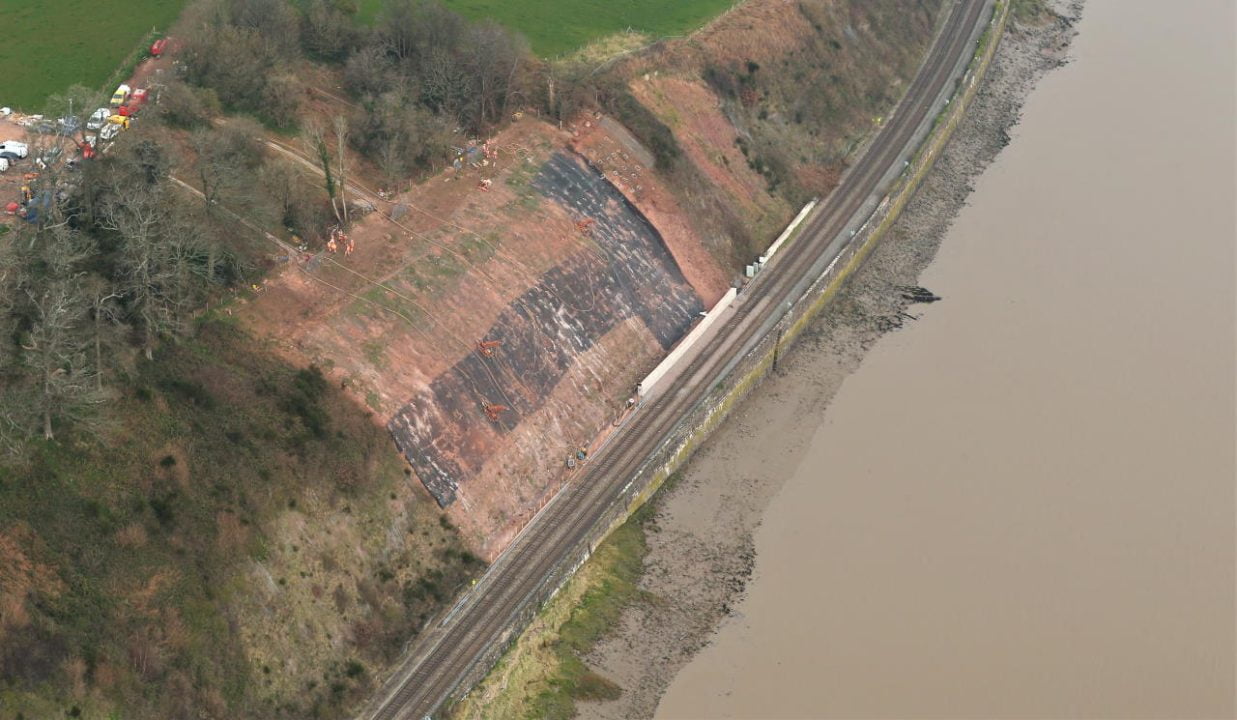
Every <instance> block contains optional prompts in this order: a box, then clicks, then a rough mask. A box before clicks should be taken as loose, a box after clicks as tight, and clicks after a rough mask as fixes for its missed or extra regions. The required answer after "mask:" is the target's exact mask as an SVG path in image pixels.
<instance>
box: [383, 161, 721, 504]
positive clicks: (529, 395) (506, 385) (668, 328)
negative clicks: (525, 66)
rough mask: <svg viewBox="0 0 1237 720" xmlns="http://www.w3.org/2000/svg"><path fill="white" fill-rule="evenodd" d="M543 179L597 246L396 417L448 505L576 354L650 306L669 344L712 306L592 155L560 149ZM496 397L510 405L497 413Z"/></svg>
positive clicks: (546, 190) (517, 303)
mask: <svg viewBox="0 0 1237 720" xmlns="http://www.w3.org/2000/svg"><path fill="white" fill-rule="evenodd" d="M533 187H534V188H535V189H536V190H537V191H538V192H540V193H541V194H542V195H543V196H545V197H546V198H549V199H550V200H552V201H554V202H556V203H558V204H559V205H562V206H563V207H565V208H567V209H568V210H569V211H570V213H571V214H572V216H573V217H575V218H576V219H578V220H582V219H585V218H591V219H592V220H593V221H594V224H593V226H592V228H591V232H592V240H593V244H594V247H592V248H591V249H588V250H585V249H581V250H578V251H576V252H575V253H573V254H572V255H570V256H568V257H566V258H564V259H563V261H562V262H560V263H559V264H558V265H556V266H555V267H553V268H551V269H550V270H548V271H547V272H546V273H545V274H543V275H542V276H541V277H540V278H539V279H538V281H537V284H536V285H534V286H533V287H531V288H529V289H528V290H526V291H525V292H524V293H523V294H522V295H520V296H519V297H518V298H516V299H515V300H514V301H513V302H512V303H511V304H510V305H508V306H507V308H506V309H505V310H503V312H502V313H501V314H500V315H499V317H498V319H497V320H496V321H495V322H494V324H493V326H491V327H490V329H489V330H488V331H487V332H486V334H485V336H484V337H485V339H486V340H501V341H502V345H501V346H500V347H497V348H495V349H494V352H493V355H492V356H490V357H485V356H483V355H482V354H481V353H480V352H473V353H470V354H469V355H468V356H466V357H465V358H463V359H462V360H460V361H459V362H458V363H456V364H455V366H454V367H452V368H451V369H450V370H447V371H446V372H444V373H443V374H441V375H439V376H438V377H437V378H435V379H434V380H433V381H432V382H431V383H430V387H429V389H428V390H425V391H422V392H420V393H418V394H417V395H416V396H415V397H413V398H412V399H411V400H409V402H408V403H407V404H406V405H405V406H404V407H403V408H401V409H400V411H399V412H398V413H396V414H395V417H393V418H391V421H390V422H389V423H388V425H387V427H388V428H389V429H390V431H391V434H392V435H393V436H394V438H395V444H396V445H397V446H398V447H399V449H400V452H402V453H403V454H404V456H405V457H406V458H408V461H409V462H410V463H411V464H412V466H413V468H414V469H415V470H416V471H417V475H418V476H419V477H420V478H421V482H423V483H424V484H425V487H426V488H427V489H428V490H429V491H430V494H431V495H433V496H434V498H435V499H436V500H437V501H438V504H439V505H442V506H444V507H445V506H447V505H450V504H451V503H452V502H453V501H454V500H455V495H456V489H457V488H458V487H459V485H460V484H461V483H464V482H466V481H467V480H468V478H470V477H472V476H473V475H474V474H475V473H476V472H477V471H478V470H480V468H481V467H482V466H483V465H484V464H485V463H486V462H487V461H488V460H490V458H491V455H492V453H493V452H494V450H495V449H496V448H497V445H498V442H497V441H498V440H499V439H500V437H501V435H502V434H503V433H506V432H509V431H510V430H511V429H512V428H514V427H515V426H516V425H517V424H518V423H519V422H520V420H521V419H522V418H523V417H526V416H528V415H531V414H532V413H535V412H536V411H537V410H539V409H540V408H541V407H542V405H543V404H544V403H545V400H546V399H547V398H548V397H549V395H550V393H551V392H552V391H553V390H554V388H555V387H556V386H557V385H558V383H559V381H560V380H561V379H562V378H563V376H564V374H566V372H567V370H568V369H569V368H570V367H571V365H572V363H574V362H575V361H576V358H577V357H578V356H580V355H581V354H583V353H584V352H586V351H587V350H589V349H590V348H591V347H593V345H594V344H595V343H596V342H597V341H598V340H599V339H600V338H601V337H603V336H604V335H605V334H606V333H608V332H609V331H610V330H611V329H613V328H614V327H615V326H616V325H618V324H619V323H620V322H623V321H624V320H626V319H628V318H631V317H639V318H640V320H641V321H642V322H643V323H644V325H645V326H646V327H647V328H648V329H649V331H650V333H651V334H652V335H653V336H654V337H655V338H657V341H658V342H659V343H661V346H662V349H663V350H668V349H669V348H670V346H672V345H673V344H674V342H675V341H676V340H678V339H679V338H680V337H682V336H683V334H684V333H686V332H687V330H688V328H689V327H690V326H691V322H692V319H693V318H694V317H695V316H696V315H697V314H698V313H700V311H701V310H703V309H704V308H703V305H702V304H701V302H700V297H699V296H698V295H696V292H695V291H694V290H693V289H692V287H691V285H689V284H688V283H687V281H686V280H685V279H684V278H683V274H682V273H681V272H680V271H679V267H678V265H677V264H676V263H675V261H674V258H673V257H672V256H671V255H670V253H669V251H668V250H667V249H666V246H665V244H664V243H663V242H662V239H661V236H660V235H659V234H658V233H657V231H656V230H655V229H654V228H653V226H652V225H650V224H649V222H648V221H647V220H645V218H644V216H643V215H641V214H640V212H639V211H638V210H636V208H634V207H632V205H631V204H630V203H628V202H627V199H626V198H624V197H623V195H622V194H621V193H619V192H618V190H617V189H615V188H614V186H613V185H611V184H610V183H609V182H608V181H606V180H605V178H603V177H602V176H601V175H600V174H599V173H598V172H597V171H596V170H594V169H593V168H591V167H590V166H588V165H587V164H585V163H584V162H583V161H582V160H581V159H580V158H578V157H577V156H574V155H571V154H568V153H565V152H558V153H555V154H554V155H553V156H552V157H551V158H550V160H549V161H547V162H546V164H545V165H544V166H542V168H541V170H540V172H539V173H538V174H537V176H536V177H535V178H534V179H533ZM617 360H620V361H621V360H622V358H617ZM485 402H489V403H492V404H495V405H503V406H506V407H507V408H508V409H506V410H504V411H502V412H501V413H500V416H499V419H498V421H497V422H492V421H491V420H490V419H489V418H488V417H487V416H486V414H485V412H484V410H483V403H485ZM545 462H547V463H554V464H557V463H558V462H560V459H559V458H545Z"/></svg>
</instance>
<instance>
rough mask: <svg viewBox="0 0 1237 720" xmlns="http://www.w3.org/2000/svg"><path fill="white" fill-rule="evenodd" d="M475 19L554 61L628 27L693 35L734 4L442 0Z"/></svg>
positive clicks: (364, 10)
mask: <svg viewBox="0 0 1237 720" xmlns="http://www.w3.org/2000/svg"><path fill="white" fill-rule="evenodd" d="M444 4H445V5H446V6H447V7H449V8H451V9H452V10H455V11H456V12H459V13H460V14H462V15H464V16H465V17H468V18H472V19H474V20H476V19H481V18H487V17H488V18H493V19H494V20H497V21H498V22H500V23H502V24H503V25H506V26H507V27H509V28H512V29H514V30H518V31H520V32H522V33H524V35H525V36H527V37H528V41H529V42H530V43H531V44H532V47H533V52H535V53H537V54H538V55H540V56H542V57H555V56H557V55H562V54H563V53H567V52H571V51H572V50H575V49H577V48H579V47H581V46H582V45H585V44H587V43H588V42H590V41H592V40H596V39H597V38H599V37H603V36H606V35H610V34H612V33H616V32H622V31H625V30H627V29H628V28H631V29H632V30H635V31H637V32H642V33H648V34H649V35H652V36H654V37H665V36H668V35H682V34H684V33H687V32H690V31H692V30H695V29H696V28H698V27H700V26H701V25H703V24H704V23H705V22H707V21H708V20H709V19H711V18H713V17H714V16H716V15H718V14H719V13H721V12H722V11H723V10H726V9H727V8H729V7H730V6H731V5H733V4H734V2H733V0H675V1H674V2H667V1H666V0H621V2H615V1H614V0H444ZM360 5H361V16H362V17H363V18H367V19H369V18H373V17H374V16H375V15H376V14H377V13H378V9H379V8H380V7H381V5H382V0H361V3H360Z"/></svg>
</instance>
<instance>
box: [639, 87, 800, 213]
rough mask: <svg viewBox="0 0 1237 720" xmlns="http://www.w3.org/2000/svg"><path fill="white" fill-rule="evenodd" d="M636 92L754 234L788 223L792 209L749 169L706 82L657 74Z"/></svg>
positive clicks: (730, 128)
mask: <svg viewBox="0 0 1237 720" xmlns="http://www.w3.org/2000/svg"><path fill="white" fill-rule="evenodd" d="M631 90H632V93H633V94H634V95H635V96H636V99H638V100H639V101H640V102H641V103H642V104H643V105H645V106H646V107H648V108H649V109H650V110H652V111H653V112H654V113H656V114H657V115H658V117H660V118H662V120H663V121H664V122H666V124H667V125H668V126H669V127H670V129H671V130H673V131H674V136H675V139H677V140H678V142H679V145H680V146H681V147H682V148H683V152H684V153H685V154H686V155H687V157H688V159H690V160H691V162H692V164H693V165H695V167H696V169H698V170H699V171H700V172H701V173H702V174H703V175H704V176H705V177H706V178H707V179H708V181H709V182H710V183H712V184H713V185H714V186H715V187H716V188H717V189H718V190H720V191H722V192H724V193H726V195H727V196H728V198H729V199H730V201H731V202H732V203H734V206H735V207H736V209H737V210H738V211H739V212H740V214H741V215H742V217H744V218H746V219H748V220H749V224H750V226H751V230H752V231H753V232H757V233H759V232H760V231H761V230H766V231H767V230H768V228H769V226H770V225H776V224H778V223H780V222H783V221H785V219H786V217H787V216H788V215H789V212H790V210H789V208H787V207H786V203H785V202H784V201H782V200H781V199H779V198H775V197H773V196H771V195H770V194H769V188H768V183H767V182H766V181H765V179H764V177H762V176H761V175H760V174H759V173H757V172H756V171H755V170H753V169H752V168H751V166H750V165H748V162H747V158H746V157H745V156H744V155H743V153H742V151H740V150H739V147H738V145H737V144H736V141H737V140H738V137H739V136H738V133H737V132H736V131H735V127H734V125H732V124H731V123H730V121H729V120H728V119H726V116H725V115H724V114H722V110H721V103H720V102H719V100H718V98H717V95H716V94H714V92H713V91H712V90H711V89H709V88H708V87H707V86H706V85H705V84H704V83H703V82H702V81H701V80H699V79H697V78H694V77H683V76H678V75H667V74H663V73H651V74H645V75H644V76H643V77H639V78H636V79H635V80H633V81H632V83H631ZM766 234H767V233H766Z"/></svg>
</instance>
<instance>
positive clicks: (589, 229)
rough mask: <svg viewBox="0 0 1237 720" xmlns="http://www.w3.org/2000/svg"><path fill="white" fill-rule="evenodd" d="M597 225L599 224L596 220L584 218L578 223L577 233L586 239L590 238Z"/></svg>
mask: <svg viewBox="0 0 1237 720" xmlns="http://www.w3.org/2000/svg"><path fill="white" fill-rule="evenodd" d="M596 224H597V221H596V220H594V219H592V218H584V219H583V220H581V221H579V222H577V223H576V231H577V232H579V233H580V234H581V235H584V236H586V237H587V236H590V235H592V234H593V226H594V225H596Z"/></svg>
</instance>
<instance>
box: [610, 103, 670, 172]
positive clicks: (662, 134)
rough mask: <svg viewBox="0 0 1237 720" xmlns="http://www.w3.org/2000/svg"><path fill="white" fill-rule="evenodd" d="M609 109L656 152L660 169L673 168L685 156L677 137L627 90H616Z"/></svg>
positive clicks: (651, 150)
mask: <svg viewBox="0 0 1237 720" xmlns="http://www.w3.org/2000/svg"><path fill="white" fill-rule="evenodd" d="M609 110H610V112H611V113H613V114H614V116H615V117H616V118H618V120H619V122H621V123H623V125H625V126H626V127H627V129H628V130H630V131H631V133H632V134H633V135H635V136H636V137H637V138H638V139H639V140H640V142H642V143H643V144H644V146H645V147H647V148H648V149H649V151H650V152H652V153H653V158H654V159H655V160H656V161H657V169H658V170H662V171H667V170H671V169H673V168H674V166H675V165H676V164H677V163H678V161H679V158H680V157H682V155H683V151H682V149H681V148H679V142H678V140H675V139H674V133H673V132H672V131H671V130H670V128H669V127H666V124H665V123H663V122H662V121H661V120H658V119H657V116H656V115H654V114H653V113H652V112H650V111H649V109H648V108H646V107H645V106H643V105H641V104H640V101H639V100H636V98H635V97H634V96H633V95H632V94H631V93H630V92H628V91H627V90H626V89H623V90H621V91H620V92H618V93H616V94H615V95H614V96H613V98H612V99H611V100H610V102H609Z"/></svg>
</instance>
